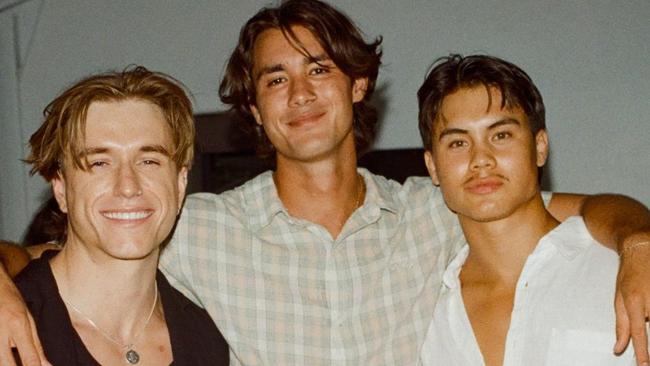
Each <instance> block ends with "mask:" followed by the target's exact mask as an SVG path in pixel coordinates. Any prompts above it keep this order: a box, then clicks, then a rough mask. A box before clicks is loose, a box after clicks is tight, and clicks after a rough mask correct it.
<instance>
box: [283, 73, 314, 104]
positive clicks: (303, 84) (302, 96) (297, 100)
mask: <svg viewBox="0 0 650 366" xmlns="http://www.w3.org/2000/svg"><path fill="white" fill-rule="evenodd" d="M289 93H290V95H289V102H290V103H291V105H292V106H303V105H306V104H309V103H311V102H313V101H314V100H315V99H316V93H314V86H313V85H312V84H311V83H310V82H309V80H307V79H306V78H305V77H302V76H299V77H294V78H293V79H292V80H291V82H290V86H289Z"/></svg>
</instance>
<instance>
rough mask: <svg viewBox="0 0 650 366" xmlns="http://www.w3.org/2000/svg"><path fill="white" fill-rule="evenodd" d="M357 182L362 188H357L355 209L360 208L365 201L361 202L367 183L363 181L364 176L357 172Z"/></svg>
mask: <svg viewBox="0 0 650 366" xmlns="http://www.w3.org/2000/svg"><path fill="white" fill-rule="evenodd" d="M357 184H359V186H360V189H357V199H356V201H354V209H355V210H356V209H357V208H359V206H360V205H361V204H363V202H361V197H363V192H364V191H365V190H366V185H365V183H364V181H363V177H361V175H359V173H357Z"/></svg>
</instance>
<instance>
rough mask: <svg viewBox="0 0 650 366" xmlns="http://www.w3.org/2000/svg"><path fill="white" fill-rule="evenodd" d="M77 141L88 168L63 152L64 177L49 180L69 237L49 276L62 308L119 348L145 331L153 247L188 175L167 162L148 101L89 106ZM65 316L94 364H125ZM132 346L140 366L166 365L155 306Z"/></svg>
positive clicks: (162, 326)
mask: <svg viewBox="0 0 650 366" xmlns="http://www.w3.org/2000/svg"><path fill="white" fill-rule="evenodd" d="M84 142H85V157H86V160H87V165H86V169H79V168H77V167H75V166H74V165H73V163H72V160H71V157H70V156H66V158H65V160H64V163H63V171H62V174H60V176H59V177H58V178H56V179H54V180H53V181H52V188H53V191H54V196H55V198H56V200H57V202H58V203H59V206H60V208H61V210H62V211H63V212H65V213H67V215H68V238H67V240H66V243H65V246H64V247H63V249H62V250H61V252H60V253H59V255H57V256H56V257H55V258H53V259H52V260H51V266H52V271H53V273H54V277H55V279H56V281H57V285H58V287H59V292H60V293H61V296H62V297H63V299H64V300H65V301H66V302H68V303H71V304H74V305H75V307H76V308H78V309H79V310H80V311H81V312H82V313H83V314H84V315H86V316H87V317H88V318H90V319H92V320H93V321H94V322H95V323H96V324H97V325H98V327H99V328H101V329H102V330H104V331H106V332H107V333H109V334H111V335H112V336H113V337H114V338H116V339H118V340H121V342H122V343H125V344H126V343H129V341H130V340H132V339H133V336H134V334H136V333H138V332H140V330H141V329H143V326H144V323H145V320H146V318H147V315H148V313H149V311H150V309H151V307H152V299H154V296H155V295H154V292H155V291H154V285H155V273H156V267H157V261H158V254H159V246H160V243H162V242H163V240H164V239H165V238H166V237H167V235H169V232H170V231H171V229H172V227H173V225H174V222H175V219H176V215H177V214H178V212H179V210H180V206H181V202H182V199H183V197H184V193H185V185H186V178H187V170H186V169H185V168H181V169H178V168H177V166H176V164H175V163H174V161H173V160H172V158H171V156H170V152H171V151H172V148H173V139H172V135H171V129H170V127H169V126H168V124H167V122H166V120H165V117H164V115H163V114H162V111H161V110H160V108H159V107H157V106H155V105H154V104H152V103H149V102H145V101H141V100H126V101H120V102H94V103H92V104H91V105H90V107H89V109H88V114H87V120H86V136H85V141H84ZM89 289H90V290H89ZM116 294H119V296H116ZM124 299H129V301H124ZM68 310H69V314H70V316H71V319H72V323H73V326H74V327H75V329H76V330H77V332H78V333H79V335H80V337H81V339H82V340H83V342H84V344H85V345H86V347H87V348H88V349H89V351H90V353H91V354H92V355H93V356H94V357H95V358H96V359H97V360H98V361H99V362H100V363H101V364H114V363H116V362H123V357H124V356H123V353H124V351H123V350H122V349H120V348H119V347H118V346H116V345H115V344H113V343H111V342H109V341H107V340H106V339H105V337H103V336H102V335H101V334H100V333H99V332H97V330H96V329H95V328H94V327H92V326H90V325H89V324H88V321H87V319H86V318H85V317H84V316H81V315H79V314H78V313H77V312H75V311H74V310H72V309H71V308H69V309H68ZM137 350H138V352H139V353H140V355H141V356H142V359H141V363H144V364H150V365H159V364H169V363H170V362H171V361H172V354H171V345H170V341H169V335H168V331H167V326H166V323H165V320H164V315H163V312H162V306H161V304H160V302H159V301H158V302H157V303H156V305H155V312H154V316H153V317H152V319H151V322H150V323H149V324H148V325H147V326H146V328H144V330H143V331H142V334H141V335H140V336H139V337H138V340H137Z"/></svg>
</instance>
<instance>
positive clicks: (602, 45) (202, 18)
mask: <svg viewBox="0 0 650 366" xmlns="http://www.w3.org/2000/svg"><path fill="white" fill-rule="evenodd" d="M12 3H13V4H18V5H17V6H14V7H10V6H8V4H12ZM332 3H333V4H335V5H336V6H338V7H340V8H341V9H342V10H344V11H345V12H346V13H348V14H349V15H350V16H351V17H352V18H353V19H354V20H355V21H356V22H357V23H358V24H359V26H360V27H361V29H362V30H364V32H365V33H366V35H367V36H368V37H375V36H377V35H383V36H384V46H383V48H384V55H385V56H384V64H385V65H384V67H383V68H382V70H381V71H380V80H379V89H380V91H381V97H382V100H385V101H386V103H385V105H383V110H384V113H383V119H382V127H381V132H380V135H379V139H378V141H377V143H376V147H377V148H394V147H414V146H419V144H420V141H419V135H418V132H417V122H416V120H417V103H416V98H415V91H416V90H417V88H418V87H419V85H420V83H421V81H422V79H423V77H424V75H425V71H426V70H427V68H428V67H429V65H430V64H431V62H432V61H433V59H434V58H436V57H439V56H443V55H446V54H448V53H450V52H461V53H464V54H470V53H476V52H482V53H489V54H493V55H496V56H500V57H503V58H505V59H507V60H510V61H512V62H514V63H516V64H518V65H520V66H521V67H522V68H523V69H525V70H526V71H528V72H529V74H530V75H531V76H532V77H533V79H534V80H535V81H536V83H537V85H538V87H539V88H540V90H541V92H542V94H543V95H544V97H545V102H546V106H547V116H548V118H547V119H548V125H549V130H550V136H551V143H552V155H551V161H550V166H551V170H550V172H549V173H550V174H551V178H552V179H551V181H552V184H553V188H554V190H557V191H576V192H586V193H594V192H607V191H611V192H620V193H625V194H629V195H632V196H633V197H636V198H637V199H639V200H641V201H642V202H644V203H645V204H647V205H650V190H649V189H648V188H647V185H648V183H649V182H650V179H649V178H650V159H649V157H650V147H649V142H650V120H649V118H648V116H650V103H648V102H649V100H648V99H649V98H648V97H649V96H650V77H649V76H648V75H650V61H648V60H650V36H649V35H650V22H648V19H650V2H649V1H647V0H622V1H617V2H613V1H609V0H590V1H555V0H501V1H482V0H472V1H470V0H465V1H463V0H456V1H425V0H404V1H394V0H392V1H376V0H354V1H352V0H349V1H347V0H332ZM266 4H268V2H267V1H253V0H220V1H208V0H205V1H198V0H194V1H180V0H179V1H161V0H139V1H127V0H114V1H104V0H79V1H72V0H58V1H45V0H26V1H25V0H23V1H11V0H9V1H8V0H0V9H3V8H4V9H5V10H4V11H2V13H0V30H1V32H2V33H1V35H0V62H1V63H0V83H1V84H0V98H2V99H3V101H2V103H0V106H1V108H2V110H0V117H1V118H2V120H1V121H0V122H1V124H2V125H1V126H0V133H2V135H1V137H0V138H1V143H0V147H1V148H2V150H1V151H0V152H2V154H3V159H2V164H3V165H2V166H0V168H2V174H0V212H1V213H2V215H0V220H2V221H0V238H5V239H13V240H17V239H19V238H20V236H21V235H22V231H23V229H24V227H25V226H26V224H27V222H28V219H29V217H30V215H31V214H32V213H33V212H34V211H35V210H36V209H37V207H38V205H39V203H40V200H41V197H42V192H43V191H44V184H43V183H42V182H41V180H40V178H27V175H26V169H25V168H24V167H21V166H20V164H19V163H18V159H19V158H22V157H24V154H25V153H26V151H25V149H24V143H25V142H26V141H27V139H28V138H29V136H30V134H31V133H32V132H33V131H34V130H35V129H36V128H37V126H38V125H39V124H40V122H41V111H42V109H43V107H44V106H45V105H46V104H47V103H48V101H50V100H51V99H52V98H53V97H54V96H55V95H56V94H57V93H58V92H60V91H61V90H62V89H63V88H65V87H66V86H68V85H69V84H70V83H71V82H72V81H74V80H76V79H78V78H80V77H83V76H85V75H87V74H89V73H92V72H97V71H103V70H105V69H109V68H113V69H115V68H117V69H121V68H123V67H124V66H125V65H127V64H131V63H137V64H144V65H146V66H147V67H149V68H151V69H155V70H159V71H164V72H167V73H170V74H172V75H174V76H175V77H177V78H179V79H180V80H182V81H184V82H185V83H186V85H187V86H188V87H189V88H190V89H191V90H192V92H193V93H194V97H195V100H196V110H197V111H198V112H206V111H214V110H218V109H222V108H223V106H222V105H221V104H220V103H219V102H218V96H217V88H218V82H219V78H220V76H221V73H222V70H223V65H224V63H225V60H226V58H227V56H228V55H229V53H230V51H231V50H232V48H233V47H234V46H235V42H236V39H237V34H238V32H239V28H240V27H241V26H242V25H243V23H244V22H245V21H246V19H248V17H250V16H251V15H252V14H253V13H254V12H255V11H256V10H257V9H258V8H259V7H260V6H262V5H266ZM12 19H14V20H16V19H17V20H18V23H19V24H18V26H13V25H11V24H10V23H12ZM33 19H36V21H33ZM16 29H18V30H19V31H18V33H19V34H18V35H19V37H18V39H19V40H20V42H19V44H20V47H22V49H23V51H22V52H23V53H24V56H23V59H22V60H20V65H19V66H20V67H19V68H16V67H15V65H14V69H11V67H9V66H10V65H9V66H8V64H7V63H11V60H12V59H14V60H15V59H16V58H15V57H14V56H13V54H12V55H9V52H14V51H12V50H13V49H14V48H15V47H14V45H13V44H11V40H13V39H14V38H15V37H14V36H15V35H9V33H11V32H14V30H16ZM10 48H11V49H10ZM16 69H19V71H20V72H19V74H18V76H16V75H14V76H12V75H11V73H15V72H17V71H16ZM8 91H9V92H8ZM11 91H13V93H15V95H13V97H12V95H11ZM7 93H9V94H7ZM5 97H10V98H14V99H13V100H14V101H15V103H14V104H17V105H14V106H11V101H9V102H7V101H6V100H4V98H5ZM21 154H23V155H21Z"/></svg>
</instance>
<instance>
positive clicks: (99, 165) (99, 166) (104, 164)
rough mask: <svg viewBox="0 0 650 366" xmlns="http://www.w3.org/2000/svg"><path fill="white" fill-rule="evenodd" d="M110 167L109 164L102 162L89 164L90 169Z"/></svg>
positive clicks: (90, 162)
mask: <svg viewBox="0 0 650 366" xmlns="http://www.w3.org/2000/svg"><path fill="white" fill-rule="evenodd" d="M106 166H108V162H106V161H102V160H97V161H89V162H88V167H89V168H90V169H94V168H102V167H106Z"/></svg>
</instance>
